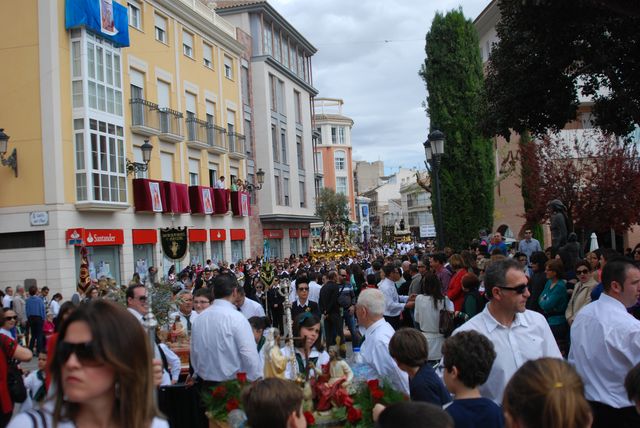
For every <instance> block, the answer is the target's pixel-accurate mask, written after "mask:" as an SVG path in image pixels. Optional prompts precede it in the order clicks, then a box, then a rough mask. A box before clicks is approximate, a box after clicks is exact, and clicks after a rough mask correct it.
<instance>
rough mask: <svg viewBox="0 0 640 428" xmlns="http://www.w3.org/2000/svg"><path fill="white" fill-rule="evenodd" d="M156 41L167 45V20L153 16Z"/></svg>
mask: <svg viewBox="0 0 640 428" xmlns="http://www.w3.org/2000/svg"><path fill="white" fill-rule="evenodd" d="M155 24H156V25H155V29H156V40H157V41H159V42H162V43H164V44H167V18H165V17H164V16H160V15H155Z"/></svg>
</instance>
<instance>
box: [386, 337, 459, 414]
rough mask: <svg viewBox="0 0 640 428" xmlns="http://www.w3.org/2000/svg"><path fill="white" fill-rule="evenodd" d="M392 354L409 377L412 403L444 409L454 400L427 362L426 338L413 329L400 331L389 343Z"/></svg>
mask: <svg viewBox="0 0 640 428" xmlns="http://www.w3.org/2000/svg"><path fill="white" fill-rule="evenodd" d="M389 353H390V354H391V357H392V358H393V359H394V360H395V362H396V364H398V367H399V368H400V370H402V371H403V372H405V373H407V374H408V375H409V393H410V395H411V400H413V401H426V402H428V403H432V404H435V405H437V406H443V405H444V404H446V403H448V402H449V401H451V396H450V395H449V393H448V392H447V389H446V388H445V386H444V384H443V383H442V381H441V380H440V378H439V377H438V375H437V374H436V372H435V370H433V367H431V366H430V365H429V363H428V361H429V352H428V348H427V339H426V338H425V337H424V335H423V334H422V333H421V332H419V331H418V330H416V329H413V328H401V329H400V330H398V331H396V332H395V334H394V335H393V336H392V337H391V340H390V341H389Z"/></svg>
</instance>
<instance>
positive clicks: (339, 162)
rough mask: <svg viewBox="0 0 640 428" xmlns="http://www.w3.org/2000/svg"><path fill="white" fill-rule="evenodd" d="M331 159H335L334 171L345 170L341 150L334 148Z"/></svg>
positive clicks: (343, 155) (343, 154)
mask: <svg viewBox="0 0 640 428" xmlns="http://www.w3.org/2000/svg"><path fill="white" fill-rule="evenodd" d="M333 159H334V161H335V168H336V171H344V170H345V153H344V152H343V151H342V150H336V152H335V153H334V154H333Z"/></svg>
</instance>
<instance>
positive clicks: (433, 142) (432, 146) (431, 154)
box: [423, 129, 444, 250]
mask: <svg viewBox="0 0 640 428" xmlns="http://www.w3.org/2000/svg"><path fill="white" fill-rule="evenodd" d="M423 146H424V153H425V157H426V159H427V160H426V161H425V166H426V167H427V169H429V170H430V171H431V173H432V176H433V181H434V184H435V186H434V187H435V196H436V201H437V204H438V209H437V210H436V219H437V220H436V235H437V238H438V248H439V249H441V250H442V249H443V248H444V224H443V222H442V203H441V198H440V197H441V195H440V158H441V156H442V155H443V154H444V134H443V133H442V132H441V131H438V130H437V129H436V130H433V131H431V133H430V134H429V137H428V138H427V141H425V142H424V143H423Z"/></svg>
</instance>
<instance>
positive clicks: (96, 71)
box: [72, 34, 124, 116]
mask: <svg viewBox="0 0 640 428" xmlns="http://www.w3.org/2000/svg"><path fill="white" fill-rule="evenodd" d="M86 47H87V50H86V55H87V92H88V103H89V108H92V109H95V110H99V111H102V112H105V113H110V114H114V115H117V116H122V114H123V110H124V107H123V102H122V75H121V71H120V53H119V52H120V50H119V49H116V48H113V47H112V46H111V45H110V44H108V43H104V42H102V41H100V40H98V39H96V38H95V37H92V36H89V35H88V34H87V40H86ZM72 54H73V55H75V51H74V50H72ZM74 61H75V58H72V63H73V62H74ZM82 79H83V76H82V75H80V76H78V77H77V78H76V77H74V78H73V83H72V92H73V106H74V107H82V105H83V104H84V103H83V94H82Z"/></svg>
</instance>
